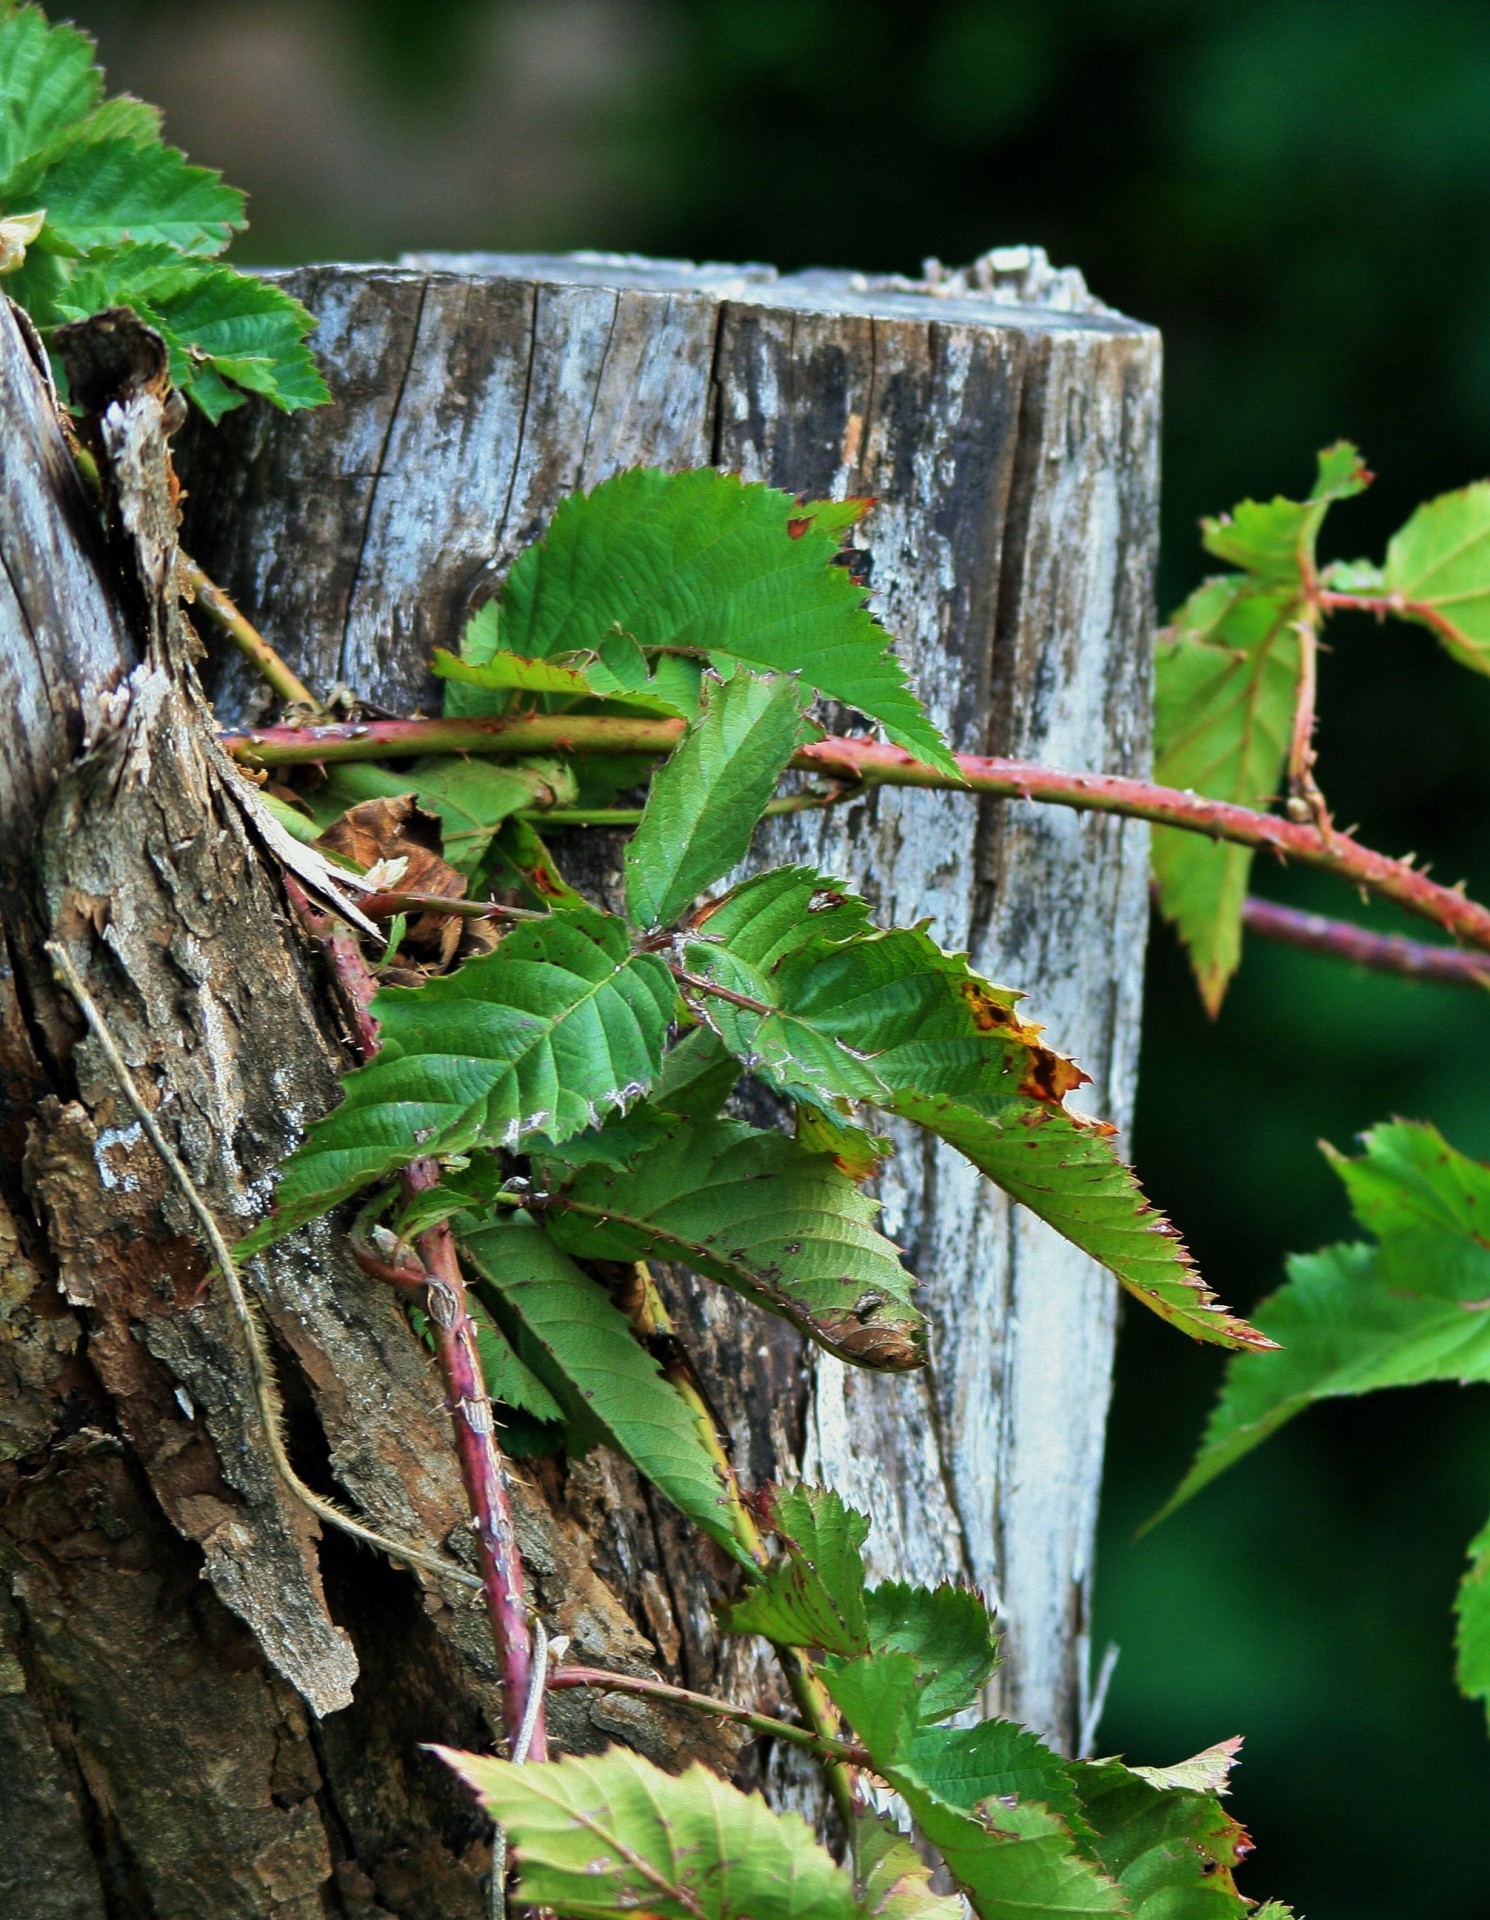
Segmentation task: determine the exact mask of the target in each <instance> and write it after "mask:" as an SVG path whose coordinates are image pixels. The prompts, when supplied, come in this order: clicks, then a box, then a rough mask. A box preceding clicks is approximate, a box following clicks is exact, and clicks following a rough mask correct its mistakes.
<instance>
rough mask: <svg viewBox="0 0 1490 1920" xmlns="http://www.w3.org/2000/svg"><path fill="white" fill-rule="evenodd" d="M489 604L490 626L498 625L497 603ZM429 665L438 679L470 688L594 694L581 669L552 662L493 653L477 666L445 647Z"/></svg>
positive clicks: (437, 652)
mask: <svg viewBox="0 0 1490 1920" xmlns="http://www.w3.org/2000/svg"><path fill="white" fill-rule="evenodd" d="M487 605H488V606H490V607H491V609H492V620H491V624H493V625H495V613H496V602H495V601H488V602H487ZM485 612H486V608H485V607H483V608H482V609H481V613H485ZM479 618H480V614H477V615H475V616H473V620H472V624H473V625H474V624H475V620H476V619H479ZM469 631H470V628H469V627H468V628H467V632H469ZM430 664H431V666H432V668H433V670H434V672H435V674H436V676H437V677H438V678H439V679H441V680H451V681H458V682H459V683H460V684H461V685H462V686H467V687H486V688H490V689H496V690H501V691H509V690H513V689H516V690H519V691H522V692H525V693H568V694H574V695H577V696H579V697H581V698H584V697H587V696H588V695H590V694H592V693H593V692H594V691H595V689H594V688H593V687H592V686H591V685H590V682H589V681H588V680H587V679H586V678H585V676H584V674H583V673H582V672H581V670H580V669H579V668H578V667H565V666H560V665H559V664H558V663H557V662H555V661H552V660H525V659H524V658H523V657H522V655H521V654H518V653H500V652H493V653H492V654H490V655H489V656H488V657H487V658H486V659H485V660H482V661H481V662H480V663H479V664H478V663H477V662H476V661H474V660H467V659H465V658H463V657H457V656H456V655H455V654H453V653H451V652H450V651H449V650H448V649H447V648H445V647H436V648H435V652H434V659H433V660H432V661H431V663H430Z"/></svg>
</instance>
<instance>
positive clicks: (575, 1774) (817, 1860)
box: [434, 1747, 914, 1920]
mask: <svg viewBox="0 0 1490 1920" xmlns="http://www.w3.org/2000/svg"><path fill="white" fill-rule="evenodd" d="M434 1751H435V1752H436V1753H438V1754H440V1756H441V1757H442V1758H443V1759H444V1760H446V1761H448V1762H449V1764H450V1765H451V1766H452V1767H454V1768H455V1770H456V1772H457V1773H459V1774H460V1776H461V1777H462V1779H464V1780H465V1781H467V1782H468V1784H469V1785H471V1786H472V1787H474V1788H475V1790H476V1793H477V1795H478V1796H479V1798H480V1800H481V1804H482V1805H483V1807H485V1809H486V1811H487V1813H488V1814H489V1815H490V1816H491V1818H492V1819H493V1820H495V1821H497V1822H498V1823H499V1824H500V1825H501V1826H502V1827H503V1828H505V1829H506V1831H507V1834H508V1836H509V1839H510V1841H511V1844H512V1848H513V1854H514V1858H515V1860H516V1864H517V1871H518V1890H517V1897H518V1899H519V1901H521V1902H523V1903H525V1904H527V1905H531V1906H535V1907H552V1908H554V1909H555V1910H556V1911H557V1912H559V1913H561V1914H563V1915H565V1916H566V1920H636V1916H638V1915H640V1914H652V1915H655V1916H657V1920H861V1917H862V1916H863V1915H864V1913H865V1911H866V1910H865V1909H864V1908H863V1907H861V1906H860V1904H859V1903H858V1901H857V1900H856V1899H855V1897H854V1891H853V1887H852V1885H851V1884H850V1882H849V1879H848V1876H847V1875H846V1874H845V1873H844V1872H843V1870H842V1869H841V1868H840V1867H838V1866H836V1865H835V1864H834V1862H833V1861H832V1860H831V1859H830V1858H829V1856H828V1854H827V1853H826V1852H825V1851H824V1850H823V1849H822V1848H821V1847H820V1846H819V1845H818V1844H817V1842H816V1841H815V1840H814V1839H813V1837H812V1834H811V1832H810V1831H809V1829H808V1827H807V1824H806V1822H805V1821H804V1820H803V1819H802V1818H801V1816H800V1815H798V1814H795V1813H784V1814H778V1813H773V1812H772V1811H771V1810H770V1808H769V1807H767V1805H766V1803H765V1801H764V1800H762V1799H761V1798H760V1797H759V1796H758V1795H756V1794H744V1793H741V1792H740V1791H739V1789H738V1788H736V1787H731V1786H729V1785H727V1784H726V1783H725V1782H724V1781H723V1780H720V1779H718V1778H716V1776H715V1775H713V1774H711V1773H709V1772H707V1771H706V1770H705V1769H704V1768H703V1767H700V1766H692V1767H690V1768H689V1769H688V1771H687V1772H686V1773H683V1774H681V1775H675V1774H668V1773H663V1772H662V1771H661V1769H660V1768H658V1767H654V1766H653V1765H652V1764H651V1763H650V1762H649V1761H646V1760H643V1759H642V1758H641V1756H640V1755H639V1754H635V1753H631V1752H629V1751H628V1750H627V1749H626V1748H624V1747H612V1748H611V1749H610V1750H609V1751H608V1752H606V1753H603V1754H601V1755H600V1756H599V1757H598V1758H590V1757H584V1758H581V1757H579V1756H577V1755H576V1756H572V1757H570V1758H568V1759H564V1760H553V1761H547V1762H545V1763H543V1764H542V1765H539V1766H531V1765H530V1766H514V1765H513V1764H512V1762H511V1761H508V1760H491V1759H486V1758H484V1757H483V1756H481V1755H478V1754H472V1753H453V1752H451V1751H450V1750H449V1749H448V1748H443V1747H436V1748H435V1749H434ZM881 1911H883V1912H884V1914H885V1920H892V1916H893V1920H911V1913H913V1912H914V1910H911V1913H907V1911H906V1910H905V1909H895V1908H893V1907H892V1908H884V1909H881Z"/></svg>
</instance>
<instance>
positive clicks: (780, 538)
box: [501, 467, 956, 773]
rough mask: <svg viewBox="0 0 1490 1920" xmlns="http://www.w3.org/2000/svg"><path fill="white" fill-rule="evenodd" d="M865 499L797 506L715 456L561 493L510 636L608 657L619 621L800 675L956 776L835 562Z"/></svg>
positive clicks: (524, 645)
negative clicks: (684, 467)
mask: <svg viewBox="0 0 1490 1920" xmlns="http://www.w3.org/2000/svg"><path fill="white" fill-rule="evenodd" d="M859 510H860V509H859V507H858V505H857V504H854V505H853V506H848V505H844V504H840V505H836V506H835V505H832V504H830V503H827V502H814V503H811V504H808V505H803V504H801V503H799V502H797V501H795V500H793V499H792V497H791V496H790V495H789V494H785V493H780V492H778V491H777V490H776V489H774V488H772V487H766V486H761V485H757V484H754V483H746V482H744V481H741V480H740V479H738V478H737V477H736V476H734V475H733V474H724V473H718V472H716V471H715V470H714V469H712V468H701V469H697V470H695V471H692V472H687V473H673V474H669V473H663V472H661V471H659V470H658V469H657V468H654V467H633V468H629V469H628V470H627V471H626V472H624V473H620V474H617V475H616V476H615V477H614V478H613V479H610V480H606V481H603V482H602V483H601V484H600V485H599V486H598V487H596V488H594V490H593V491H592V492H590V493H588V494H576V495H573V496H571V497H570V498H569V499H568V500H565V501H564V502H562V504H561V505H560V506H559V508H558V511H557V512H556V513H555V515H554V518H553V521H552V523H551V525H550V527H549V530H548V533H547V534H546V536H545V537H544V539H543V540H541V541H540V542H539V543H538V544H537V545H536V546H533V547H529V548H528V549H527V551H526V552H525V553H523V554H521V555H520V556H519V558H518V560H517V562H516V563H515V565H514V566H513V569H512V572H511V573H510V575H509V576H508V579H507V584H506V587H505V589H504V591H503V594H502V601H501V621H502V631H503V636H504V639H505V642H506V645H507V647H508V648H510V650H511V651H513V652H515V653H518V654H521V655H523V656H524V657H525V658H529V659H549V658H552V657H554V656H556V655H557V656H571V655H582V654H586V653H591V654H595V655H597V656H599V655H601V654H602V649H603V646H604V643H605V641H606V639H607V636H609V635H610V634H612V633H613V631H614V630H615V629H617V628H619V629H620V630H621V632H622V633H623V634H624V635H626V636H629V638H630V639H631V640H633V641H634V642H636V643H637V645H639V646H640V647H642V648H655V647H666V648H681V649H684V650H688V651H695V652H698V653H702V654H707V655H709V656H711V657H713V658H715V659H716V660H718V659H720V658H729V659H738V660H741V661H743V662H744V663H745V664H746V665H747V666H752V667H757V668H761V669H764V670H765V671H767V672H780V673H800V675H801V677H802V679H803V681H804V682H805V683H806V684H807V685H809V686H812V687H814V688H816V689H817V691H818V692H819V693H820V694H823V695H825V696H827V697H828V698H830V699H835V700H844V701H847V702H849V703H850V704H851V705H852V706H855V707H857V708H858V709H859V710H860V711H861V712H863V713H866V714H868V715H869V716H870V718H871V719H875V720H878V721H879V722H880V723H881V725H882V726H883V727H884V729H885V731H886V733H887V734H888V735H889V737H890V738H891V739H892V740H893V741H895V742H896V743H897V744H898V745H900V746H902V747H904V748H906V749H907V751H909V752H911V753H913V754H915V755H916V756H917V757H918V758H920V759H922V760H924V761H926V762H928V763H929V764H930V765H933V766H936V767H937V768H939V769H940V770H941V771H942V772H944V773H955V771H956V763H955V761H954V760H953V759H952V756H951V755H950V753H949V752H948V750H947V748H946V746H945V745H944V744H943V742H942V740H941V737H940V736H939V734H938V733H937V732H936V729H935V728H934V727H933V726H932V725H931V723H930V722H929V721H928V720H927V718H926V716H925V714H924V712H923V711H922V709H921V707H920V704H919V702H918V701H917V700H916V699H915V697H914V695H913V694H912V693H911V691H910V689H909V687H908V686H907V684H906V678H905V673H904V671H903V669H902V668H901V666H900V664H899V662H898V661H897V660H896V659H895V657H894V655H893V653H891V652H890V651H889V647H888V641H887V638H886V635H885V633H884V630H883V629H882V628H881V627H879V626H878V625H877V624H876V622H875V621H874V619H873V618H872V616H871V615H870V614H869V613H868V611H867V610H866V609H865V606H864V593H863V589H862V588H861V587H860V586H858V585H857V584H856V582H855V581H854V580H853V578H852V577H851V576H850V574H849V573H848V571H847V570H846V569H845V568H844V567H842V566H840V565H838V564H836V562H837V560H838V557H839V547H840V540H841V538H842V535H843V533H844V532H846V530H847V527H848V525H849V524H851V520H850V515H851V513H852V514H856V513H857V512H858V511H859Z"/></svg>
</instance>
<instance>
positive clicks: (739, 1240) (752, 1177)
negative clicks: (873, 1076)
mask: <svg viewBox="0 0 1490 1920" xmlns="http://www.w3.org/2000/svg"><path fill="white" fill-rule="evenodd" d="M563 1160H564V1149H563V1148H560V1149H559V1150H558V1152H557V1154H556V1155H555V1157H554V1164H552V1165H547V1166H545V1169H544V1174H545V1180H546V1183H547V1184H548V1186H549V1190H550V1191H549V1196H548V1199H547V1202H546V1207H547V1209H548V1213H549V1218H550V1222H551V1231H552V1233H553V1234H554V1237H555V1239H556V1240H557V1241H558V1242H559V1244H560V1245H561V1246H563V1247H565V1248H567V1249H568V1251H569V1252H571V1253H573V1254H575V1255H577V1256H578V1257H579V1258H581V1259H599V1260H647V1259H661V1260H681V1261H684V1262H686V1264H687V1265H688V1266H690V1267H692V1268H693V1269H694V1270H695V1272H697V1273H701V1274H705V1275H707V1276H708V1277H709V1278H710V1279H712V1280H719V1281H722V1282H723V1283H724V1284H725V1285H726V1286H731V1287H734V1288H735V1289H736V1290H737V1291H738V1292H740V1293H742V1294H744V1295H745V1297H746V1298H747V1299H748V1300H752V1301H754V1302H755V1304H756V1305H757V1306H760V1307H764V1308H766V1309H767V1311H768V1312H771V1313H775V1314H779V1315H780V1316H781V1317H782V1318H783V1319H786V1320H790V1321H791V1322H792V1323H793V1325H795V1326H797V1327H800V1328H801V1330H802V1331H803V1332H804V1333H806V1334H808V1335H809V1336H810V1337H811V1338H812V1339H814V1340H816V1341H817V1342H818V1343H819V1344H820V1345H821V1346H823V1347H825V1348H826V1349H827V1350H828V1351H829V1352H830V1353H834V1354H837V1355H838V1356H839V1357H840V1358H841V1359H844V1360H849V1361H853V1362H855V1363H856V1364H858V1365H860V1366H871V1367H890V1368H901V1367H914V1366H919V1365H920V1364H921V1362H922V1360H923V1358H924V1354H923V1350H922V1339H923V1327H922V1320H921V1316H920V1314H919V1313H918V1312H917V1311H916V1308H915V1307H914V1305H913V1304H912V1301H911V1287H912V1280H911V1276H910V1275H909V1274H908V1273H907V1272H906V1270H905V1268H904V1267H903V1266H902V1265H901V1262H900V1256H899V1253H898V1251H897V1250H896V1248H895V1247H894V1246H893V1245H892V1244H891V1242H890V1241H888V1240H887V1239H886V1238H885V1237H884V1235H883V1234H881V1233H880V1232H878V1230H877V1229H876V1227H875V1225H874V1221H875V1216H876V1215H877V1213H878V1212H879V1203H878V1202H877V1201H875V1200H871V1199H870V1198H869V1197H868V1196H867V1195H866V1194H863V1193H861V1192H860V1191H859V1189H858V1188H857V1187H856V1186H855V1185H854V1183H853V1181H852V1180H850V1179H848V1178H847V1177H846V1176H845V1175H844V1174H843V1173H841V1172H840V1171H839V1169H838V1168H837V1167H836V1166H835V1165H834V1163H833V1161H832V1160H831V1159H830V1158H829V1157H828V1155H826V1154H813V1153H807V1152H804V1151H803V1149H802V1148H801V1147H800V1146H798V1144H797V1143H796V1141H795V1140H792V1139H790V1138H789V1137H788V1136H787V1135H785V1134H781V1133H775V1132H771V1131H761V1130H758V1129H757V1128H754V1127H750V1126H746V1125H745V1124H744V1123H743V1122H740V1121H733V1120H702V1121H682V1120H679V1121H676V1122H675V1123H674V1124H673V1125H672V1126H671V1127H670V1129H669V1130H668V1132H667V1133H666V1134H665V1135H664V1136H663V1137H662V1139H661V1140H660V1141H658V1142H656V1143H655V1144H654V1145H651V1146H649V1147H646V1148H645V1149H644V1150H643V1151H641V1152H639V1153H637V1154H636V1156H635V1157H634V1158H632V1159H631V1160H629V1161H627V1162H625V1163H624V1164H622V1165H620V1166H616V1165H614V1164H610V1165H607V1164H604V1163H596V1164H592V1165H589V1166H586V1167H584V1168H583V1169H581V1170H580V1171H579V1173H578V1175H577V1177H566V1170H565V1169H564V1167H563V1164H562V1163H563Z"/></svg>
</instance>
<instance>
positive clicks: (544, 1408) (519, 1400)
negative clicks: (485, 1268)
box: [466, 1293, 564, 1421]
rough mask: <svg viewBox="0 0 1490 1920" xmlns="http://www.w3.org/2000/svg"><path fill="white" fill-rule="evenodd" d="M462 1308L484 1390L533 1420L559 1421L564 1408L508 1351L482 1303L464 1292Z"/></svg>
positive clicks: (508, 1342)
mask: <svg viewBox="0 0 1490 1920" xmlns="http://www.w3.org/2000/svg"><path fill="white" fill-rule="evenodd" d="M466 1310H467V1312H468V1313H469V1314H470V1316H471V1319H472V1320H473V1321H474V1322H475V1325H476V1348H477V1351H478V1353H479V1354H480V1356H481V1374H482V1378H483V1379H484V1380H485V1381H486V1390H487V1392H488V1393H489V1394H490V1395H491V1397H492V1399H493V1400H495V1401H496V1402H497V1403H498V1404H499V1405H500V1406H504V1407H516V1408H517V1409H518V1410H519V1411H520V1412H522V1413H530V1414H532V1416H533V1418H534V1419H535V1420H552V1421H562V1420H563V1418H564V1410H563V1408H562V1407H561V1406H560V1405H559V1403H558V1401H557V1400H555V1398H554V1396H553V1395H552V1394H551V1393H550V1392H549V1390H548V1388H547V1387H546V1386H544V1384H543V1382H542V1381H541V1380H540V1379H539V1378H538V1376H537V1374H536V1373H534V1371H533V1369H532V1368H531V1367H529V1366H525V1365H524V1363H523V1362H522V1361H521V1360H520V1359H519V1358H518V1356H517V1354H515V1353H514V1352H513V1350H512V1343H511V1341H509V1340H508V1338H507V1336H506V1334H505V1333H503V1331H502V1329H501V1328H500V1327H499V1326H498V1325H497V1323H496V1321H495V1320H493V1319H492V1317H491V1315H490V1314H489V1313H488V1312H487V1310H486V1308H485V1306H484V1305H483V1304H482V1302H481V1299H480V1297H479V1295H477V1294H475V1293H471V1294H468V1296H467V1299H466Z"/></svg>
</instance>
